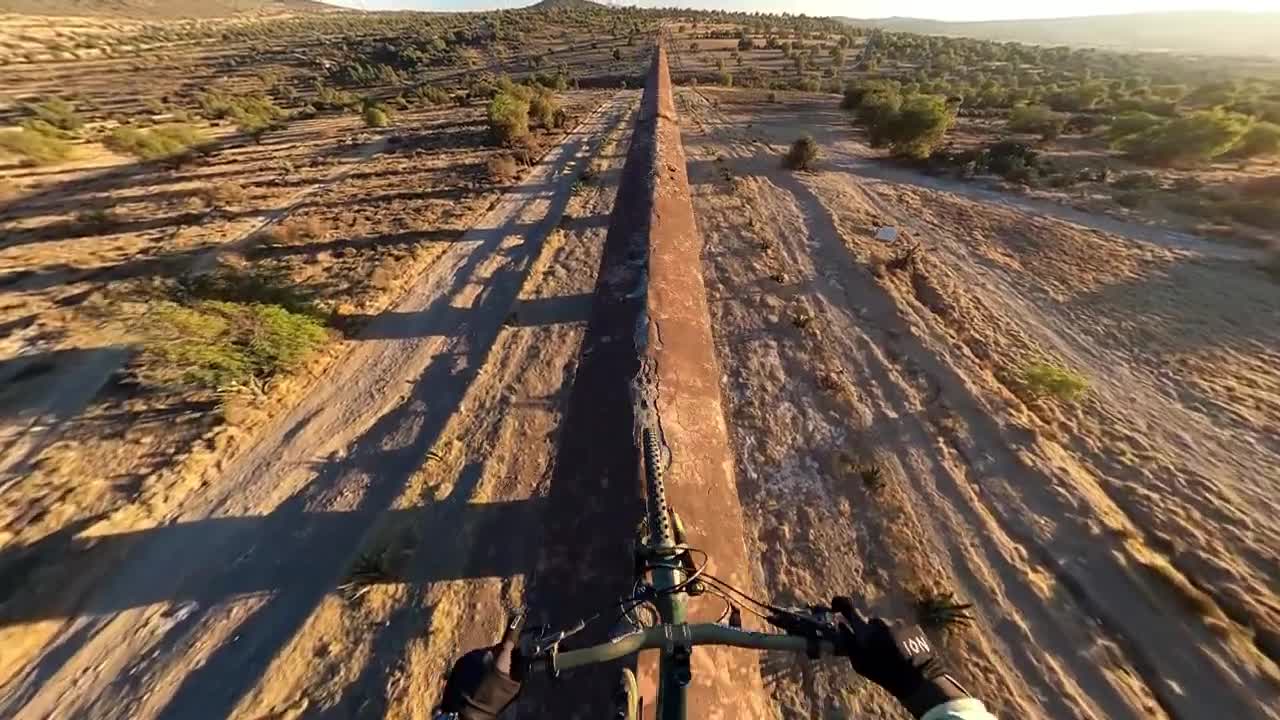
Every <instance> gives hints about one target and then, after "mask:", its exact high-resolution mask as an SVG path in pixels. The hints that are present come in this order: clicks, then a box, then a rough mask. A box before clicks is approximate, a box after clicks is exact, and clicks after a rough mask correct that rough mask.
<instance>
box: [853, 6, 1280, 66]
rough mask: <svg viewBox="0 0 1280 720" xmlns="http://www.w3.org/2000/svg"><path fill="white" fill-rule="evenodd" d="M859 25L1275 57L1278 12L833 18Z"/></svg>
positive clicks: (1040, 41)
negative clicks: (1028, 17) (958, 18)
mask: <svg viewBox="0 0 1280 720" xmlns="http://www.w3.org/2000/svg"><path fill="white" fill-rule="evenodd" d="M838 19H840V20H843V21H845V22H848V23H850V24H852V25H857V26H860V27H871V28H880V29H883V30H889V31H893V32H909V33H918V34H922V35H951V36H959V37H971V38H977V39H979V40H996V41H1014V42H1021V43H1029V44H1032V45H1073V46H1078V47H1098V48H1107V49H1110V50H1129V51H1170V52H1178V53H1184V54H1193V55H1235V56H1269V57H1280V43H1278V42H1276V40H1277V38H1280V13H1246V12H1227V11H1216V10H1213V11H1202V12H1162V13H1131V14H1126V15H1094V16H1088V17H1064V18H1050V19H1043V20H982V21H975V22H948V21H945V20H928V19H923V18H909V17H889V18H880V19H858V18H849V17H842V18H838Z"/></svg>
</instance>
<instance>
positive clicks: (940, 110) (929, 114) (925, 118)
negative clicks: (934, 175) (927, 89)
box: [882, 95, 955, 159]
mask: <svg viewBox="0 0 1280 720" xmlns="http://www.w3.org/2000/svg"><path fill="white" fill-rule="evenodd" d="M954 121H955V115H954V113H952V112H951V110H950V109H948V108H947V103H946V99H945V98H943V97H942V96H940V95H911V96H909V97H907V98H906V99H905V100H904V101H903V102H902V105H901V107H900V109H899V110H898V112H897V113H896V114H895V115H894V116H893V117H892V119H889V120H887V121H886V122H888V123H889V125H888V127H887V128H885V129H883V130H882V132H883V133H884V135H885V137H886V138H887V139H888V141H889V148H890V149H891V150H892V151H893V153H894V154H895V155H900V156H903V157H910V158H916V159H923V158H927V157H929V154H930V153H932V152H933V149H934V148H935V147H937V146H938V145H939V144H941V143H942V138H943V136H945V135H946V132H947V129H948V128H950V127H951V124H952V123H953V122H954Z"/></svg>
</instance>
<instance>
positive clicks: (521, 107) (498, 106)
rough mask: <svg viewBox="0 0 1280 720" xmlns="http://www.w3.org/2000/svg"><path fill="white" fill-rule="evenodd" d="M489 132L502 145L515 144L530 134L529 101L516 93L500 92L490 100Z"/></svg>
mask: <svg viewBox="0 0 1280 720" xmlns="http://www.w3.org/2000/svg"><path fill="white" fill-rule="evenodd" d="M489 132H491V133H492V134H493V139H494V141H495V142H497V143H498V144H500V145H514V144H515V143H516V142H517V141H519V140H521V139H522V138H524V137H526V136H528V134H529V102H528V101H527V100H525V99H523V98H520V97H518V96H517V95H516V94H515V93H511V92H506V91H503V92H499V93H498V94H496V95H494V96H493V99H492V100H490V101H489Z"/></svg>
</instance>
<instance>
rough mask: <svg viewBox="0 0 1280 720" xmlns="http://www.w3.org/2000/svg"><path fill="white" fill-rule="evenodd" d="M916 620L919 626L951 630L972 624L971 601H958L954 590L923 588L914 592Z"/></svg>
mask: <svg viewBox="0 0 1280 720" xmlns="http://www.w3.org/2000/svg"><path fill="white" fill-rule="evenodd" d="M915 608H916V620H917V621H918V622H919V623H920V625H921V627H924V628H927V629H931V630H943V631H946V632H951V631H955V630H961V629H964V628H967V627H970V626H972V625H973V622H974V618H973V615H972V614H971V613H970V612H969V611H970V610H972V609H973V603H966V602H960V601H959V600H957V599H956V594H955V591H953V590H945V589H940V588H925V589H921V590H920V591H918V592H917V593H916V599H915Z"/></svg>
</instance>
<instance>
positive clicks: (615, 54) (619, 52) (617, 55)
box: [611, 48, 622, 60]
mask: <svg viewBox="0 0 1280 720" xmlns="http://www.w3.org/2000/svg"><path fill="white" fill-rule="evenodd" d="M611 57H612V58H613V59H614V60H621V59H622V50H621V49H620V48H614V49H613V53H611Z"/></svg>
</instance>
